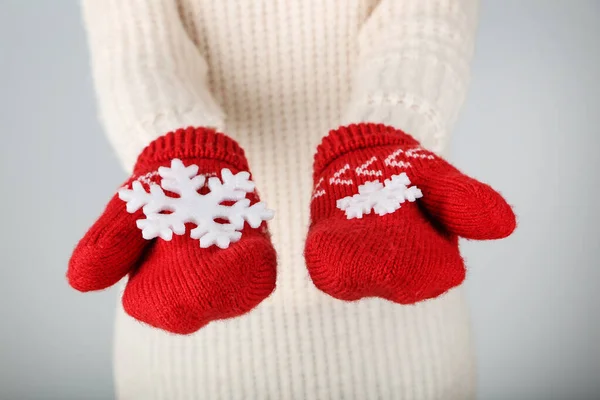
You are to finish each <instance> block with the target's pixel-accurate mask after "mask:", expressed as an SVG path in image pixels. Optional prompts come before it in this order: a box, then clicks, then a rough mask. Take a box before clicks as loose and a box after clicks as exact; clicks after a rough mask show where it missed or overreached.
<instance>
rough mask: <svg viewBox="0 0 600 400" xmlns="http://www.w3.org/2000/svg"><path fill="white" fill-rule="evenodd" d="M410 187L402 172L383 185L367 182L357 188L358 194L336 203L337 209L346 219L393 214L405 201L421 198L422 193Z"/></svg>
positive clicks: (416, 188) (408, 180)
mask: <svg viewBox="0 0 600 400" xmlns="http://www.w3.org/2000/svg"><path fill="white" fill-rule="evenodd" d="M408 185H410V179H408V176H406V173H405V172H403V173H401V174H400V175H393V176H392V177H391V178H390V179H386V180H385V181H384V183H381V182H380V181H378V180H377V181H369V182H365V183H364V184H363V185H360V186H359V187H358V193H357V194H355V195H354V196H347V197H344V198H342V199H339V200H338V201H337V203H336V204H337V208H339V209H340V210H342V211H345V212H346V218H348V219H352V218H362V217H363V215H364V214H370V213H371V211H372V210H373V211H375V214H377V215H380V216H381V215H386V214H390V213H393V212H394V211H396V210H397V209H399V208H400V205H401V204H402V203H404V202H405V201H406V200H408V201H410V202H414V201H415V200H416V199H418V198H421V197H423V193H421V190H420V189H419V188H418V187H416V186H411V187H408Z"/></svg>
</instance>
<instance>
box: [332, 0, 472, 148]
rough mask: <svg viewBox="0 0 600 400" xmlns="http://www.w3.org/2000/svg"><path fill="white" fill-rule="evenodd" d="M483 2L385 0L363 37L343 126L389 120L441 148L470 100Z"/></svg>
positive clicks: (370, 17) (463, 0)
mask: <svg viewBox="0 0 600 400" xmlns="http://www.w3.org/2000/svg"><path fill="white" fill-rule="evenodd" d="M477 11H478V0H382V1H381V2H380V3H379V4H378V5H377V6H376V8H375V9H374V10H373V11H372V13H371V15H370V16H369V18H368V20H367V21H366V22H365V24H364V25H363V27H362V28H361V31H360V34H359V41H360V42H359V48H360V54H359V59H358V64H357V65H356V66H355V73H354V74H353V82H352V96H351V101H350V105H349V107H348V109H347V110H346V113H345V114H344V117H343V122H344V123H345V124H348V123H355V122H378V123H384V124H388V125H391V126H394V127H395V128H398V129H402V130H403V131H405V132H407V133H409V134H411V135H413V136H414V137H415V138H416V139H418V140H419V141H420V142H421V143H422V144H423V146H425V147H427V148H429V149H431V150H433V151H435V152H440V151H442V150H443V149H444V148H445V146H446V142H447V139H448V136H449V135H448V133H449V132H450V130H451V129H452V126H453V125H454V123H455V121H456V117H457V114H458V112H459V110H460V108H461V106H462V104H463V102H464V99H465V94H466V90H467V84H468V81H469V63H470V60H471V57H472V54H473V47H474V37H475V28H476V21H477Z"/></svg>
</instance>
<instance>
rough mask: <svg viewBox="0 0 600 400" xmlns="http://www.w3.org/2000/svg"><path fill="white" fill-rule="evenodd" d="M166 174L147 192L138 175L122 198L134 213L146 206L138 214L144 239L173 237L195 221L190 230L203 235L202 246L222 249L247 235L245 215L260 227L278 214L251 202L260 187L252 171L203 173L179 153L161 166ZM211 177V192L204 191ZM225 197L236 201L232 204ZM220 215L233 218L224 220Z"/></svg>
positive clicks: (209, 187)
mask: <svg viewBox="0 0 600 400" xmlns="http://www.w3.org/2000/svg"><path fill="white" fill-rule="evenodd" d="M158 174H159V175H160V176H161V177H162V180H161V181H160V185H157V184H155V183H152V184H150V185H149V186H150V191H149V192H146V190H145V189H144V187H143V186H142V184H141V183H140V182H139V181H137V180H136V181H134V182H133V184H132V188H131V189H127V188H121V189H120V190H119V192H118V193H119V198H120V199H121V200H123V201H125V202H126V203H127V211H128V212H130V213H134V212H136V211H137V210H139V209H140V208H141V207H143V209H142V210H143V212H144V214H145V215H146V218H145V219H139V220H137V222H136V223H137V227H138V228H140V229H141V230H142V236H143V237H144V239H153V238H155V237H160V238H162V239H164V240H171V238H172V237H173V233H174V234H176V235H183V234H184V233H185V224H186V223H189V222H191V223H193V224H195V225H196V228H194V229H192V230H191V231H190V237H192V238H194V239H200V247H202V248H207V247H210V246H212V245H217V246H218V247H220V248H222V249H226V248H227V247H229V244H230V243H234V242H237V241H238V240H240V238H241V237H242V232H241V230H242V228H243V227H244V221H246V222H247V223H248V225H250V226H251V227H252V228H258V227H259V226H260V224H261V223H262V222H263V221H268V220H270V219H271V218H273V214H274V212H273V211H272V210H269V209H267V208H266V205H265V203H263V202H259V203H256V204H253V205H252V206H250V200H249V199H247V198H246V194H247V193H251V192H253V191H254V182H252V181H251V180H250V179H249V177H250V174H249V173H248V172H245V171H244V172H238V173H237V174H235V175H234V174H233V173H231V171H230V170H229V169H227V168H223V169H222V170H221V179H219V178H217V177H211V178H209V179H208V183H207V182H206V179H207V178H206V176H204V175H198V166H197V165H189V166H187V167H186V166H184V165H183V163H182V162H181V160H179V159H177V158H175V159H173V160H172V161H171V167H170V168H168V167H160V168H159V169H158ZM205 183H207V184H208V189H209V192H208V193H206V194H204V195H203V194H200V193H198V190H199V189H200V188H202V187H203V186H204V185H205ZM163 189H164V190H168V191H170V192H173V193H177V194H178V195H179V197H169V196H167V195H166V194H165V192H164V190H163ZM223 202H235V203H233V204H232V205H225V204H222V203H223ZM217 219H221V220H227V222H218V221H216V220H217Z"/></svg>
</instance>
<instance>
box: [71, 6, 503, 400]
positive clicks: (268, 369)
mask: <svg viewBox="0 0 600 400" xmlns="http://www.w3.org/2000/svg"><path fill="white" fill-rule="evenodd" d="M82 4H83V11H84V16H85V26H86V31H87V34H88V40H89V47H90V55H91V66H92V71H93V77H94V84H95V88H96V93H97V96H98V106H99V113H100V116H101V122H102V124H103V127H104V131H105V133H106V135H107V137H108V139H109V140H110V142H111V143H112V145H113V147H114V149H115V151H116V154H117V155H118V157H119V160H120V161H121V163H122V165H123V167H124V168H125V170H126V171H128V172H131V171H132V170H133V166H134V164H135V162H136V158H137V156H138V155H139V154H140V152H141V151H142V149H143V148H144V147H145V146H147V145H148V144H149V143H150V142H152V141H153V140H155V139H156V138H157V137H159V136H162V135H164V133H165V132H168V131H170V130H174V129H177V128H180V127H184V126H189V125H194V126H211V127H217V128H218V129H219V130H221V131H224V132H227V134H228V135H229V136H230V137H232V138H234V139H235V140H236V141H237V142H238V143H240V145H241V146H242V147H243V149H244V151H245V154H246V157H247V158H248V162H249V164H250V165H251V166H252V175H253V177H252V179H253V181H254V182H256V184H257V187H258V188H259V189H260V197H261V200H263V201H266V202H267V203H268V204H269V207H271V208H273V209H275V210H276V217H275V218H274V220H273V221H271V222H270V223H269V230H270V232H271V233H272V241H273V245H274V247H275V249H276V250H277V254H278V266H277V290H275V291H274V292H273V294H272V295H271V296H269V297H268V298H267V299H266V300H265V301H263V302H262V303H261V304H260V305H259V306H258V307H256V308H255V309H254V310H253V311H252V312H249V313H247V314H245V315H243V316H241V317H239V318H231V319H228V320H225V321H218V322H214V323H210V324H208V325H207V326H205V327H203V328H202V329H200V330H199V331H198V332H196V333H195V334H193V335H185V336H183V335H172V334H169V333H167V332H165V331H163V330H160V329H153V328H151V327H149V326H147V325H146V324H140V323H139V322H138V321H137V320H135V319H134V318H131V317H130V316H129V315H128V314H126V313H125V312H124V310H123V307H122V305H121V302H119V303H118V304H117V309H116V319H115V336H114V357H113V360H114V376H115V390H116V397H117V398H118V399H125V400H127V399H154V400H158V399H165V400H187V399H211V400H233V399H243V400H247V399H319V400H326V399H331V400H338V399H405V400H408V399H419V400H442V399H443V400H471V399H474V398H475V367H474V357H473V341H472V338H471V333H470V331H471V329H470V322H469V313H468V307H467V306H466V301H465V296H464V290H463V289H462V287H459V288H457V289H454V290H451V291H449V292H448V293H447V294H445V295H443V296H439V297H437V298H435V299H432V300H430V301H424V302H419V303H417V304H415V305H414V306H407V307H404V306H399V305H398V304H395V303H392V302H389V301H385V300H382V299H379V298H372V299H364V300H361V301H357V302H344V301H339V300H337V299H335V298H333V297H331V296H328V295H326V294H324V293H323V292H321V291H320V290H318V289H317V288H316V287H315V286H314V284H313V283H312V282H311V279H310V277H309V275H308V272H307V269H306V266H305V260H304V256H303V250H304V247H305V239H306V236H307V231H308V225H309V220H310V218H309V210H310V201H311V190H312V187H313V179H312V172H313V169H312V163H313V156H314V153H315V150H316V148H317V146H318V144H319V143H320V142H321V140H322V138H323V135H324V134H325V133H327V132H328V131H329V130H330V129H332V128H335V127H338V126H340V125H346V124H350V123H355V122H359V121H369V122H378V123H385V124H386V125H390V126H394V127H397V128H400V129H403V130H404V131H405V132H409V133H410V134H411V135H413V136H414V137H415V138H416V139H418V140H419V142H420V143H421V144H422V145H423V146H424V147H425V148H427V149H429V150H431V151H434V152H436V153H443V152H445V151H446V150H447V149H448V146H447V144H448V143H449V141H450V140H451V133H452V132H453V130H454V125H455V121H456V119H457V116H458V115H459V110H460V109H461V106H462V104H463V102H464V99H465V95H466V93H467V88H468V82H469V76H470V71H469V70H470V59H471V56H472V54H473V48H474V46H473V45H474V39H475V27H476V21H477V18H476V16H477V0H351V1H348V0H306V1H281V0H265V1H239V0H221V1H217V0H210V1H209V0H178V1H171V0H169V1H148V0H127V1H123V0H83V1H82ZM82 134H83V133H82ZM91 150H93V149H90V150H88V151H91ZM82 151H84V150H83V149H82ZM82 168H91V166H82ZM402 207H404V206H402ZM400 211H401V210H400ZM507 261H508V260H507ZM469 267H470V268H472V269H475V268H486V266H485V265H477V264H474V265H473V264H472V265H469ZM84 300H85V299H82V301H84Z"/></svg>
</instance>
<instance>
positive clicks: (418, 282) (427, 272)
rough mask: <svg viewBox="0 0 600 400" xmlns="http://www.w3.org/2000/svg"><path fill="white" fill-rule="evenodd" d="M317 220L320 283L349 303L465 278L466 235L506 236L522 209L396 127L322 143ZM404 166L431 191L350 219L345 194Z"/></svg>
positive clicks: (309, 251) (314, 241) (344, 132)
mask: <svg viewBox="0 0 600 400" xmlns="http://www.w3.org/2000/svg"><path fill="white" fill-rule="evenodd" d="M314 168H315V170H314V181H315V189H314V192H313V199H312V202H311V226H310V230H309V233H308V238H307V241H306V248H305V257H306V264H307V266H308V271H309V273H310V276H311V278H312V280H313V282H314V284H315V285H316V286H317V287H318V288H319V289H321V290H322V291H324V292H326V293H328V294H329V295H331V296H333V297H336V298H338V299H342V300H357V299H360V298H363V297H371V296H377V297H383V298H385V299H388V300H391V301H394V302H397V303H402V304H411V303H415V302H418V301H421V300H424V299H428V298H433V297H436V296H439V295H440V294H442V293H444V292H446V291H447V290H449V289H451V288H452V287H455V286H457V285H459V284H460V283H461V282H462V281H463V280H464V277H465V267H464V263H463V259H462V258H461V256H460V253H459V249H458V237H459V236H461V237H465V238H469V239H480V240H481V239H499V238H503V237H506V236H508V235H510V234H511V233H512V232H513V230H514V229H515V226H516V222H515V215H514V214H513V211H512V209H511V207H510V206H509V205H508V204H507V203H506V201H505V200H504V199H503V198H502V196H500V194H498V193H497V192H496V191H494V190H493V189H492V188H491V187H490V186H488V185H486V184H484V183H481V182H478V181H476V180H475V179H472V178H470V177H468V176H466V175H464V174H462V173H461V172H459V171H458V170H457V169H456V168H454V167H452V166H451V165H450V164H448V163H447V162H446V161H444V160H443V159H441V158H440V157H438V156H436V155H435V154H433V153H431V152H429V151H427V150H425V149H422V148H421V147H420V146H419V143H418V142H417V141H416V140H415V139H414V138H412V137H411V136H410V135H407V134H406V133H404V132H402V131H400V130H396V129H394V128H392V127H389V126H384V125H375V124H359V125H350V126H348V127H342V128H339V129H338V130H334V131H331V132H330V133H329V135H328V136H327V137H325V138H324V139H323V142H322V143H321V145H320V146H319V148H318V150H317V154H316V156H315V166H314ZM402 172H405V173H406V174H407V176H408V178H409V179H410V181H411V185H416V186H417V187H418V188H420V189H421V191H422V195H423V197H422V198H420V199H417V200H416V201H415V202H408V201H405V202H404V203H402V204H401V207H400V208H399V209H397V210H396V211H394V212H391V213H388V214H385V215H377V214H376V213H374V212H371V213H369V214H366V215H364V216H363V217H362V218H361V219H356V218H354V219H348V218H347V216H346V214H345V213H344V211H342V210H341V209H338V208H337V206H336V202H337V200H339V199H341V198H344V197H347V196H352V195H354V194H356V193H358V187H359V186H360V185H362V184H364V183H365V182H368V181H380V182H382V183H383V182H384V180H385V179H388V178H390V177H391V176H393V175H398V174H401V173H402Z"/></svg>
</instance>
